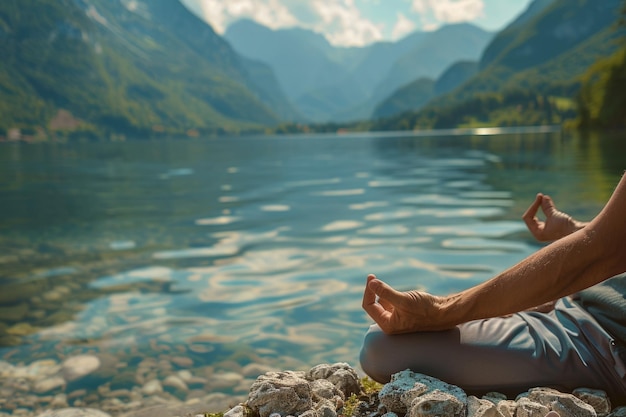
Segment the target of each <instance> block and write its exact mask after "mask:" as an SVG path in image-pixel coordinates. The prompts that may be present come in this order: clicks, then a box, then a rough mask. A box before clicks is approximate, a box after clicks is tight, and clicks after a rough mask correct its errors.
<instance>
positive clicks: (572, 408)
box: [0, 354, 626, 417]
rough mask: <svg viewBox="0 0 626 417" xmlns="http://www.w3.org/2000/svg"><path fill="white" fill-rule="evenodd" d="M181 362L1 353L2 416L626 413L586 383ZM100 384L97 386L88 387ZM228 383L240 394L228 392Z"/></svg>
mask: <svg viewBox="0 0 626 417" xmlns="http://www.w3.org/2000/svg"><path fill="white" fill-rule="evenodd" d="M177 361H178V362H179V365H185V364H186V363H185V361H184V358H179V359H178V360H177ZM160 365H161V367H163V364H162V363H161V364H160ZM118 368H119V366H118ZM180 368H181V369H178V370H177V369H172V370H171V371H172V372H169V373H167V374H165V373H163V372H159V371H158V369H159V363H158V361H156V360H154V359H150V358H146V359H144V360H143V361H142V363H139V364H138V365H137V371H136V373H135V377H134V381H132V382H130V381H126V383H121V384H120V381H116V380H115V377H113V378H112V379H108V380H107V382H105V383H103V384H102V385H97V384H98V382H99V381H104V380H105V378H106V377H107V376H108V377H110V374H111V373H115V371H116V368H113V369H109V368H107V363H106V360H105V359H103V357H102V356H96V355H89V354H83V355H77V356H72V357H69V358H66V359H65V360H64V361H62V362H59V361H55V360H51V359H48V360H39V361H35V362H32V363H30V364H28V365H22V364H20V365H12V364H10V363H8V362H6V361H0V417H9V416H21V417H31V416H32V417H114V416H121V417H174V416H181V417H182V416H185V417H187V416H189V417H202V416H218V415H222V414H223V415H224V416H225V417H287V416H299V417H339V416H345V417H348V416H354V417H403V416H406V417H434V416H441V417H444V416H449V417H465V416H467V417H544V416H545V415H546V414H547V413H548V412H549V411H556V412H558V413H559V415H560V416H561V417H568V416H572V417H626V407H617V408H615V409H612V407H611V403H610V401H609V399H608V398H607V396H606V393H604V392H603V391H598V390H592V389H587V388H580V389H578V390H576V391H574V392H573V393H562V392H559V391H556V390H552V389H549V388H542V387H538V388H533V389H531V390H529V391H528V392H525V393H520V395H518V396H517V398H515V399H509V398H506V397H505V396H504V395H502V394H498V393H495V392H494V393H490V394H487V395H485V396H484V397H482V398H477V397H473V396H468V395H467V394H466V393H465V392H464V391H463V390H462V389H460V388H459V387H455V386H453V385H450V384H447V383H445V382H443V381H440V380H437V379H435V378H432V377H429V376H426V375H422V374H418V373H414V372H411V371H408V370H407V371H403V372H400V373H398V374H396V375H394V376H393V378H392V381H391V382H390V383H388V384H386V385H384V386H383V385H380V384H376V383H374V382H373V381H371V380H369V379H367V378H361V377H360V376H359V375H358V373H357V371H356V370H355V369H354V368H352V367H351V366H350V365H348V364H346V363H336V364H332V365H329V364H321V365H317V366H315V367H313V368H311V369H309V370H308V371H280V372H276V371H272V370H268V369H267V368H265V367H263V366H261V365H254V364H250V365H248V366H247V367H246V369H243V370H242V371H243V374H238V373H234V372H231V373H228V372H218V373H212V374H210V375H206V372H205V373H204V375H198V372H196V373H195V374H194V373H192V372H191V371H190V370H188V369H184V366H180ZM244 374H245V375H246V376H244ZM94 384H95V385H97V389H96V391H95V392H90V391H88V390H87V389H85V388H84V387H85V386H94ZM225 388H228V389H229V390H230V392H231V393H235V394H234V395H233V394H225V393H223V392H220V389H225Z"/></svg>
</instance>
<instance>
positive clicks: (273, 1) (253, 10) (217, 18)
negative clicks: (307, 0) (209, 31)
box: [186, 0, 298, 33]
mask: <svg viewBox="0 0 626 417" xmlns="http://www.w3.org/2000/svg"><path fill="white" fill-rule="evenodd" d="M186 3H189V4H190V5H193V6H191V7H192V8H193V9H198V8H199V9H200V10H201V11H202V15H203V16H204V18H205V19H206V20H207V21H208V22H209V23H210V24H211V26H213V28H214V29H215V30H216V31H217V32H218V33H224V31H225V30H226V28H227V26H228V25H229V24H230V23H231V22H232V21H234V20H237V19H241V18H250V19H254V20H256V21H257V22H259V23H260V24H262V25H264V26H267V27H269V28H272V29H277V28H280V27H287V26H295V25H296V24H298V20H297V19H296V18H295V17H294V16H293V15H292V14H291V12H290V11H289V9H288V8H287V7H285V6H284V5H283V4H281V1H280V0H266V1H263V2H261V1H258V0H186Z"/></svg>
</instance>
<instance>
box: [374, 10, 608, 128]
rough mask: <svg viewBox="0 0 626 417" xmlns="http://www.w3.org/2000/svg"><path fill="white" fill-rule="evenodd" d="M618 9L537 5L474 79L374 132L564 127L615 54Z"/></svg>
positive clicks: (488, 53)
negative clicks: (587, 77) (590, 81)
mask: <svg viewBox="0 0 626 417" xmlns="http://www.w3.org/2000/svg"><path fill="white" fill-rule="evenodd" d="M619 3H620V1H619V0H606V1H603V2H597V1H594V0H580V1H576V2H571V1H569V0H554V1H553V2H550V3H547V2H545V1H544V2H540V1H538V0H536V1H535V2H534V3H532V4H531V6H530V7H529V9H528V11H527V13H526V14H522V15H521V16H520V18H519V19H517V20H516V21H515V22H513V23H512V24H511V25H510V26H509V27H508V28H506V29H505V30H503V31H502V32H500V33H499V34H498V35H497V36H496V37H495V38H494V40H493V41H492V43H491V44H490V45H489V46H488V47H487V49H486V50H485V53H484V54H483V57H482V59H481V61H480V63H479V66H480V71H478V72H477V73H476V75H474V76H473V77H471V78H470V79H469V80H468V81H466V82H465V83H464V84H462V85H461V86H460V87H458V88H456V89H455V90H453V91H452V92H450V93H449V94H446V95H443V96H441V97H438V98H435V99H433V100H431V101H430V102H429V103H428V105H427V106H426V107H424V108H422V109H421V110H419V111H417V112H411V113H405V114H402V115H399V116H396V117H394V118H392V119H386V120H382V121H380V122H378V123H375V125H374V129H405V128H448V127H457V126H483V125H504V126H515V125H531V124H560V123H563V122H564V121H566V120H570V119H574V118H575V117H576V103H575V98H576V95H577V93H578V91H579V90H580V85H581V76H582V74H584V73H585V71H586V70H587V68H589V67H590V66H591V65H593V63H594V62H595V61H597V60H598V59H601V58H602V57H606V56H609V55H611V54H612V53H613V52H614V51H615V50H616V49H617V43H616V42H615V39H616V32H615V30H614V29H615V28H614V22H615V20H616V19H617V16H618V14H617V11H618V7H619ZM539 6H541V8H539Z"/></svg>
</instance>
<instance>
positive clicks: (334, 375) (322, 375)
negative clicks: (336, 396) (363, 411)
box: [306, 363, 361, 399]
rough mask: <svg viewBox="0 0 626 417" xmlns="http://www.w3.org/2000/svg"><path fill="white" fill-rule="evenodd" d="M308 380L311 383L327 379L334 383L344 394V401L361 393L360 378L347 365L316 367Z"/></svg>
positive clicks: (311, 371)
mask: <svg viewBox="0 0 626 417" xmlns="http://www.w3.org/2000/svg"><path fill="white" fill-rule="evenodd" d="M306 378H307V379H308V380H310V381H314V380H318V379H325V380H328V381H330V382H332V383H333V384H334V385H335V387H337V389H339V390H340V391H341V392H342V393H343V398H344V399H345V398H349V397H350V396H351V395H352V394H359V393H360V392H361V383H360V382H359V376H358V375H357V373H356V371H355V370H354V369H353V368H352V367H351V366H350V365H348V364H347V363H335V364H333V365H328V364H321V365H317V366H314V367H313V368H311V369H310V370H309V371H308V372H307V373H306Z"/></svg>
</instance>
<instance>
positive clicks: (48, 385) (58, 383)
mask: <svg viewBox="0 0 626 417" xmlns="http://www.w3.org/2000/svg"><path fill="white" fill-rule="evenodd" d="M63 386H65V379H63V378H62V377H60V376H55V377H52V378H47V379H43V380H41V381H37V382H35V385H34V387H33V390H34V391H35V392H36V393H37V394H43V393H45V392H49V391H53V390H55V389H58V388H61V387H63Z"/></svg>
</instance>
